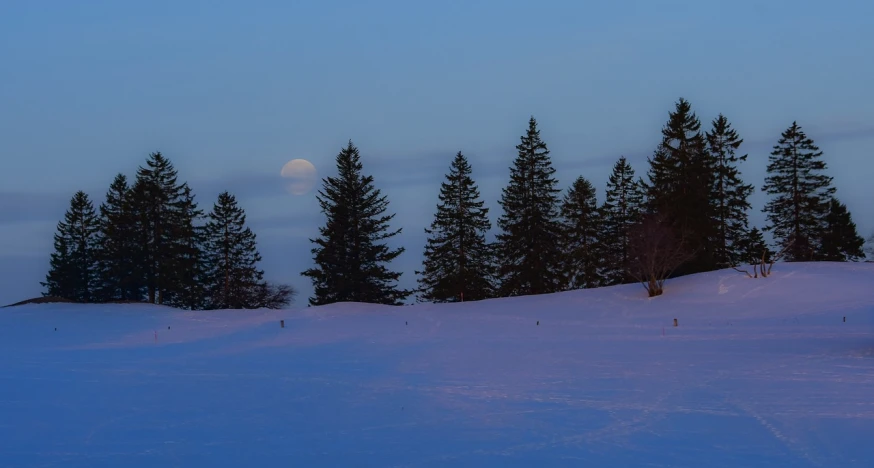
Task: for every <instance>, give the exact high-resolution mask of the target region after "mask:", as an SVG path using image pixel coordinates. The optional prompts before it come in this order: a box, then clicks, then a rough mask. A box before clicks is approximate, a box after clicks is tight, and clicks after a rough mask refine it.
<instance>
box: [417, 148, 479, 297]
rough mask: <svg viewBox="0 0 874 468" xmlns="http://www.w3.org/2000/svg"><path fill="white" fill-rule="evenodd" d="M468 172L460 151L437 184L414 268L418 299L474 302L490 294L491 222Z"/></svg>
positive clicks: (465, 160) (469, 169)
mask: <svg viewBox="0 0 874 468" xmlns="http://www.w3.org/2000/svg"><path fill="white" fill-rule="evenodd" d="M471 172H472V170H471V167H470V164H469V163H468V161H467V158H466V157H465V156H464V155H463V154H461V152H458V154H456V155H455V159H454V160H453V161H452V165H451V167H450V169H449V174H447V175H446V181H445V182H443V183H442V184H441V185H440V195H439V197H438V198H439V203H438V204H437V213H436V214H435V215H434V221H433V222H432V223H431V228H430V229H428V228H426V229H425V233H426V234H428V241H427V244H426V245H425V260H424V262H423V269H422V271H421V272H416V273H417V274H418V275H419V280H418V282H419V288H420V291H421V299H422V300H425V301H432V302H456V301H476V300H480V299H487V298H489V297H493V295H494V284H493V279H494V261H493V258H492V248H491V246H490V245H489V244H488V243H487V242H486V233H487V232H488V231H489V229H491V227H492V224H491V222H490V221H489V217H488V214H489V209H488V208H485V207H484V205H485V203H484V202H483V201H482V200H481V199H480V193H479V189H478V188H477V186H476V183H475V182H474V180H473V178H472V177H471Z"/></svg>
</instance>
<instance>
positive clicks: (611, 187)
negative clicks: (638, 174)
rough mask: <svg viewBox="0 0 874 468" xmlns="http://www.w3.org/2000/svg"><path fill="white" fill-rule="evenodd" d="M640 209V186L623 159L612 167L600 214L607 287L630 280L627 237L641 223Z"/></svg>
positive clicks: (641, 193) (604, 272)
mask: <svg viewBox="0 0 874 468" xmlns="http://www.w3.org/2000/svg"><path fill="white" fill-rule="evenodd" d="M642 209H643V186H642V184H641V183H640V182H639V181H638V180H635V178H634V169H633V168H632V167H631V165H630V164H629V163H628V161H627V160H626V159H625V156H622V157H620V158H619V160H618V161H616V164H615V165H614V166H613V173H612V174H610V179H609V181H608V182H607V191H606V193H605V198H604V204H603V205H602V206H601V210H600V211H601V215H600V217H601V239H602V240H601V245H602V247H603V258H604V270H603V275H604V280H605V282H606V284H608V285H613V284H622V283H625V282H628V281H631V280H632V278H630V277H629V275H628V255H629V233H630V232H631V229H632V227H633V226H635V225H636V224H637V223H638V222H639V221H640V216H641V211H642Z"/></svg>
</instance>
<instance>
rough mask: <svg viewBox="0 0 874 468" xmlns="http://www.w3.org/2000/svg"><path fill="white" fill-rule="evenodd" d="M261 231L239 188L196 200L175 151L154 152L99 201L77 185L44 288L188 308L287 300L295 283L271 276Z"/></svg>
mask: <svg viewBox="0 0 874 468" xmlns="http://www.w3.org/2000/svg"><path fill="white" fill-rule="evenodd" d="M260 261H261V256H260V254H259V252H258V249H257V246H256V238H255V234H254V233H253V232H252V231H251V230H250V229H249V228H248V227H246V215H245V212H244V210H243V209H242V208H241V207H240V206H239V205H238V204H237V201H236V199H235V197H234V196H233V195H231V194H230V193H228V192H223V193H221V194H220V195H219V196H218V199H217V200H216V201H215V203H214V205H213V207H212V210H211V211H210V212H209V213H207V214H204V212H203V210H201V209H200V208H198V204H197V202H196V201H195V197H194V194H193V193H192V191H191V188H190V187H189V186H188V184H187V183H184V182H183V183H180V182H179V181H178V174H177V171H176V169H175V168H174V167H173V164H172V163H171V162H170V160H169V159H167V158H166V157H164V156H163V155H162V154H161V153H152V154H150V155H149V157H148V159H147V160H146V164H145V166H140V167H139V168H138V170H137V172H136V177H135V178H134V181H133V183H132V184H131V183H129V182H128V178H127V177H126V176H125V175H124V174H118V175H116V176H115V179H114V180H113V182H112V184H111V185H110V187H109V190H108V191H107V193H106V199H105V201H104V202H103V203H102V204H101V205H100V207H99V208H98V209H95V207H94V205H93V203H92V202H91V200H90V199H89V197H88V195H87V194H86V193H85V192H83V191H78V192H76V193H75V194H74V195H73V197H72V199H71V201H70V207H69V209H68V210H67V212H66V214H65V216H64V219H63V220H62V221H60V222H59V223H58V225H57V232H56V233H55V236H54V252H53V253H52V254H51V257H50V268H49V272H48V274H47V275H46V280H45V282H43V283H41V284H42V286H43V287H44V288H45V291H44V293H43V294H44V296H51V297H61V298H64V299H67V300H72V301H75V302H148V303H151V304H163V305H168V306H173V307H178V308H185V309H192V310H194V309H227V308H232V309H252V308H259V307H266V308H280V307H283V306H286V305H288V304H289V303H290V301H291V300H292V298H293V297H294V295H295V290H294V289H293V288H292V287H291V286H288V285H282V284H272V283H268V282H266V281H265V280H264V272H263V271H262V270H260V269H259V268H258V263H259V262H260Z"/></svg>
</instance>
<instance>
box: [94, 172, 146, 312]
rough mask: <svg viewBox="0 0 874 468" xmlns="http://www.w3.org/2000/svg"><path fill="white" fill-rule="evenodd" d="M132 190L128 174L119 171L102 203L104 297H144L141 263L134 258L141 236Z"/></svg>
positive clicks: (101, 296)
mask: <svg viewBox="0 0 874 468" xmlns="http://www.w3.org/2000/svg"><path fill="white" fill-rule="evenodd" d="M129 190H130V188H129V187H128V184H127V178H126V177H125V176H124V174H118V175H116V176H115V179H114V180H113V181H112V185H110V186H109V190H108V191H107V192H106V200H105V201H104V202H103V203H102V204H101V205H100V231H99V233H98V242H97V244H98V249H97V258H98V276H99V286H98V296H99V299H100V300H101V301H138V300H140V299H142V297H143V289H142V284H141V283H140V282H139V281H138V280H139V278H140V275H139V274H138V269H139V265H137V264H136V262H135V259H134V253H135V252H136V250H137V247H136V245H134V243H135V242H136V240H137V238H136V232H135V228H136V226H135V223H134V219H133V218H132V217H131V210H130V207H129V206H128V199H129V193H128V192H129Z"/></svg>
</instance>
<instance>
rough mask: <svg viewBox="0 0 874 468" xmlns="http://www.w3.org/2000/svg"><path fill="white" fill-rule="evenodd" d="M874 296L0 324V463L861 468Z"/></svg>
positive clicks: (820, 278)
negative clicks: (0, 358)
mask: <svg viewBox="0 0 874 468" xmlns="http://www.w3.org/2000/svg"><path fill="white" fill-rule="evenodd" d="M872 284H874V265H870V264H867V265H864V264H854V265H839V264H792V265H785V264H778V265H776V266H775V267H774V274H773V276H771V277H769V278H765V279H762V278H759V279H749V278H745V277H744V276H743V274H740V273H734V272H726V271H720V272H713V273H708V274H704V275H696V276H693V277H687V278H680V279H677V280H671V281H669V282H668V284H667V292H666V294H665V295H664V296H662V297H659V298H653V299H649V298H646V297H645V295H644V294H643V291H642V288H641V287H640V286H639V285H627V286H620V287H614V288H603V289H597V290H589V291H575V292H569V293H561V294H555V295H547V296H535V297H522V298H511V299H497V300H492V301H483V302H480V303H466V304H451V305H424V304H423V305H416V306H411V307H397V308H390V307H381V306H373V305H363V304H337V305H332V306H327V307H318V308H305V309H297V310H287V311H220V312H196V313H192V312H178V311H172V310H169V309H167V308H160V307H150V306H140V305H136V306H130V305H126V306H109V305H107V306H86V305H70V304H59V305H39V306H36V305H33V306H24V307H18V308H12V309H3V310H2V311H0V352H2V353H3V355H4V356H6V358H5V359H4V360H3V361H2V362H0V467H5V466H47V467H60V466H64V467H67V466H289V465H291V466H316V465H318V466H398V467H433V466H447V465H452V466H477V467H479V466H502V467H503V466H581V465H584V466H690V467H692V466H695V467H697V466H704V465H707V466H708V467H734V466H746V467H756V466H800V467H829V466H841V467H844V466H860V467H867V466H874V447H872V446H871V444H870V443H869V442H868V439H869V438H870V434H872V433H874V288H872ZM844 317H847V322H843V318H844ZM674 318H677V319H678V320H679V325H680V326H679V327H676V328H675V327H673V326H672V325H673V319H674ZM280 319H282V320H285V328H279V326H278V322H279V320H280ZM538 321H539V322H540V324H539V325H537V324H536V323H537V322H538ZM55 327H57V328H58V331H57V332H55V331H54V328H55ZM168 327H170V328H169V329H168ZM156 332H157V336H158V339H157V341H156V340H155V333H156Z"/></svg>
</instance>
